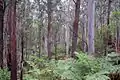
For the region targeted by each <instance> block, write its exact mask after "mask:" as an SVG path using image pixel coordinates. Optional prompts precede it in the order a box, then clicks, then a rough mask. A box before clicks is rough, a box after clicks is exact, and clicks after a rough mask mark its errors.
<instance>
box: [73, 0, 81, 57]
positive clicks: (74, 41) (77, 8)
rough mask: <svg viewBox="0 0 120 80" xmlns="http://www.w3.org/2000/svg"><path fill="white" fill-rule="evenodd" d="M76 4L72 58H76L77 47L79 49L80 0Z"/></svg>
mask: <svg viewBox="0 0 120 80" xmlns="http://www.w3.org/2000/svg"><path fill="white" fill-rule="evenodd" d="M73 1H74V0H73ZM74 3H75V17H74V23H73V37H72V53H71V56H72V57H75V54H74V52H75V51H76V47H77V39H78V23H79V14H80V0H77V1H76V2H74Z"/></svg>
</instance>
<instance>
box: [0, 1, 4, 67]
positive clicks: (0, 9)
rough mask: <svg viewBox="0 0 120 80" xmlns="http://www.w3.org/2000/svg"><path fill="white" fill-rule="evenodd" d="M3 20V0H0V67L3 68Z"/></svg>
mask: <svg viewBox="0 0 120 80" xmlns="http://www.w3.org/2000/svg"><path fill="white" fill-rule="evenodd" d="M3 19H4V0H0V67H1V68H2V66H3Z"/></svg>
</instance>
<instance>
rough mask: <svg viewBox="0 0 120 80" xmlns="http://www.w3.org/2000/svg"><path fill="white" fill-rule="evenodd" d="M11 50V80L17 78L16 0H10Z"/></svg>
mask: <svg viewBox="0 0 120 80" xmlns="http://www.w3.org/2000/svg"><path fill="white" fill-rule="evenodd" d="M10 3H11V4H10V9H11V16H10V17H9V18H10V19H11V23H10V52H11V65H12V66H11V80H17V59H16V56H17V53H16V52H17V51H16V48H17V46H16V0H10Z"/></svg>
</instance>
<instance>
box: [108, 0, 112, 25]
mask: <svg viewBox="0 0 120 80" xmlns="http://www.w3.org/2000/svg"><path fill="white" fill-rule="evenodd" d="M111 2H112V1H111V0H108V12H107V25H109V23H110V11H111V10H110V8H111Z"/></svg>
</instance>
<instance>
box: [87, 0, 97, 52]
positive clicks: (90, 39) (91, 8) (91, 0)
mask: <svg viewBox="0 0 120 80" xmlns="http://www.w3.org/2000/svg"><path fill="white" fill-rule="evenodd" d="M94 13H95V2H94V0H89V2H88V53H89V54H92V53H94V52H95V47H94V35H95V34H94V15H95V14H94Z"/></svg>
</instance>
